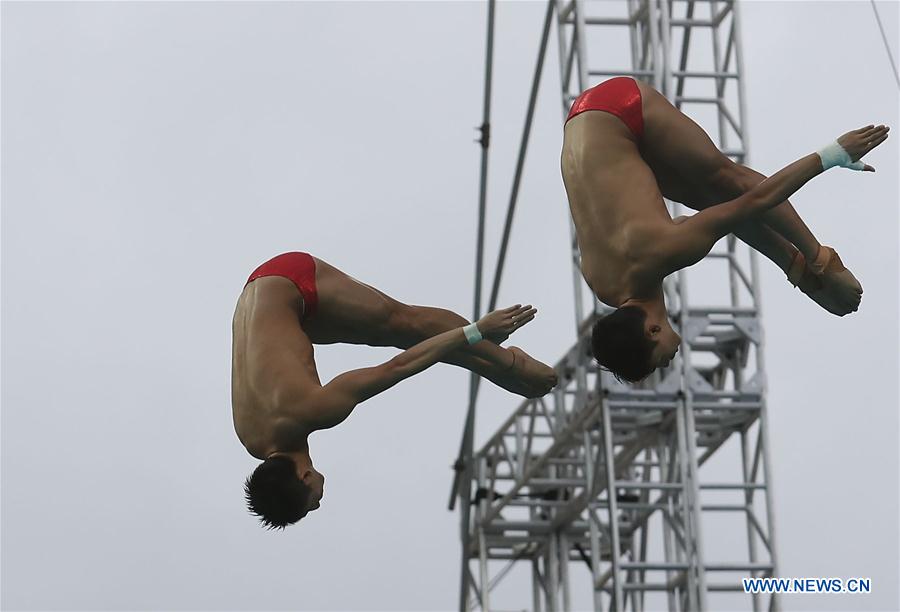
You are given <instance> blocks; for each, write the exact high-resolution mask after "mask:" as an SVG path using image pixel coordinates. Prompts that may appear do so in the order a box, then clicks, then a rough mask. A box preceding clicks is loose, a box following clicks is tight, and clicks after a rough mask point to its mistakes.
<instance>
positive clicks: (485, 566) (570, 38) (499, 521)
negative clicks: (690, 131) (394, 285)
mask: <svg viewBox="0 0 900 612" xmlns="http://www.w3.org/2000/svg"><path fill="white" fill-rule="evenodd" d="M601 9H606V10H615V11H616V13H615V14H614V15H600V14H593V13H594V11H595V10H596V11H599V10H601ZM589 12H590V13H592V14H588V13H589ZM493 23H494V4H493V0H491V2H490V3H489V18H488V62H487V66H488V69H487V74H486V79H485V83H486V93H485V123H484V124H483V125H482V136H483V138H482V146H483V163H482V172H483V174H482V200H481V209H480V214H481V224H480V226H479V247H478V248H479V252H478V270H477V272H478V273H477V275H476V278H477V282H476V303H475V311H476V313H475V314H476V316H477V315H478V314H479V312H478V311H479V308H480V303H481V298H480V290H481V287H480V283H481V261H482V259H483V258H482V251H483V219H484V185H485V180H486V169H487V161H486V159H487V158H486V155H487V139H488V135H489V110H490V81H491V72H490V71H491V53H492V34H493V27H494V26H493ZM554 23H555V24H556V30H557V32H556V34H557V39H558V43H559V44H558V58H559V67H560V75H561V83H562V107H563V117H565V114H566V112H567V111H568V108H569V106H570V105H571V103H572V101H573V100H574V98H575V97H576V96H577V95H578V94H579V93H580V92H581V91H583V90H584V89H587V88H588V87H590V86H591V85H593V84H595V83H597V82H599V81H601V80H604V78H605V77H609V76H613V75H629V76H633V77H635V78H639V79H643V80H646V81H647V82H649V83H651V84H652V85H654V86H655V87H656V89H657V90H659V91H660V92H662V93H663V94H664V95H666V96H667V97H668V98H669V100H670V101H671V102H672V103H673V104H674V105H676V106H677V107H678V108H683V109H686V107H690V110H687V109H686V110H687V112H688V113H689V114H690V115H691V116H692V118H694V119H695V120H697V121H698V123H701V124H704V123H706V124H707V125H704V127H705V128H706V130H707V132H708V133H710V135H711V136H713V137H714V140H715V139H716V138H717V139H718V144H719V146H720V148H721V149H722V151H723V152H724V153H726V154H727V155H729V156H730V157H731V158H732V159H734V160H735V161H737V162H739V163H746V161H747V148H748V143H747V132H746V121H745V110H744V90H743V79H742V75H743V67H742V62H741V39H740V34H741V32H740V27H739V6H738V5H737V3H736V2H733V1H731V0H614V1H612V2H610V1H608V0H607V1H605V2H596V3H590V4H588V3H586V2H584V1H582V0H569V1H563V0H549V2H548V4H547V11H546V16H545V22H544V27H543V32H542V39H541V44H540V51H539V55H538V61H537V66H536V69H535V75H534V80H533V82H532V87H531V98H530V102H529V107H528V113H527V117H526V122H525V130H524V134H523V138H522V144H521V148H520V154H519V165H518V166H517V169H516V177H515V180H514V184H513V194H512V196H511V199H510V204H509V211H508V214H507V225H506V229H505V231H504V235H503V242H502V245H501V249H500V260H499V263H498V266H497V271H496V274H495V279H494V288H493V292H492V295H491V305H490V307H491V308H492V307H493V306H494V304H495V302H496V294H497V288H498V285H499V278H500V273H501V272H502V268H503V260H504V257H505V251H506V244H507V241H508V237H509V228H510V221H511V219H512V215H513V212H514V209H515V201H516V194H517V192H518V185H519V179H520V177H521V171H522V161H523V160H524V156H525V149H526V147H527V143H528V135H529V132H530V126H531V119H532V116H533V111H534V103H535V99H536V92H537V90H538V86H539V82H540V76H541V71H542V67H543V63H544V57H545V55H547V54H548V41H549V38H550V33H551V30H552V29H553V28H552V26H553V24H554ZM619 33H620V34H621V38H620V39H621V40H622V41H623V43H624V41H627V44H629V45H630V61H631V68H630V69H624V68H623V66H622V65H621V64H619V65H613V61H614V60H613V59H612V57H613V55H612V54H611V52H610V51H609V47H610V41H611V40H613V39H614V37H615V36H616V35H617V34H619ZM704 38H705V39H706V40H708V41H709V43H710V44H711V60H710V58H709V55H710V54H709V53H707V54H705V55H701V54H700V53H695V54H694V55H697V56H698V57H696V58H695V57H693V56H692V55H691V54H690V53H689V51H690V50H691V47H692V46H695V47H696V46H697V45H698V44H699V43H698V42H697V40H698V39H701V40H702V39H704ZM692 43H693V45H692ZM595 57H596V58H600V59H601V62H594V63H591V62H590V61H589V60H593V59H594V58H595ZM623 57H625V58H627V57H628V54H623ZM604 61H605V62H607V65H605V66H604V65H602V62H604ZM624 61H627V59H626V60H624ZM704 61H705V62H706V63H705V64H704ZM704 113H706V114H705V115H704ZM704 119H707V121H705V122H704ZM667 204H668V205H669V207H670V210H671V211H672V212H673V213H674V214H679V213H680V211H679V210H678V207H679V205H677V204H674V203H672V202H667ZM571 240H572V241H571V245H570V246H571V252H572V266H573V278H574V281H575V285H574V290H575V322H576V325H575V328H576V334H577V340H576V342H575V344H574V346H572V348H571V349H570V350H569V351H568V352H567V353H566V354H565V356H564V357H563V358H562V359H561V360H560V361H559V363H557V364H556V369H557V372H558V373H559V375H560V384H559V386H558V387H557V388H556V389H555V390H554V391H553V392H552V393H551V394H550V395H548V396H546V397H544V398H541V399H536V400H529V401H526V402H524V403H522V404H521V405H520V406H519V407H518V409H516V410H515V412H514V413H513V414H512V415H511V416H510V417H509V418H508V419H507V420H506V422H505V423H504V424H503V425H502V426H501V427H500V429H499V430H497V431H496V433H494V434H493V435H492V436H491V437H490V438H489V439H488V440H487V442H486V443H485V444H484V445H483V446H482V447H481V448H480V449H479V450H477V451H474V450H473V445H472V442H471V440H472V430H473V426H472V423H473V421H472V417H473V412H474V406H475V400H476V397H477V389H478V386H477V382H478V381H477V379H473V385H472V393H471V395H470V411H469V419H468V420H467V425H466V432H465V435H464V438H463V444H462V451H461V454H460V460H459V461H458V462H457V465H456V468H457V474H458V478H457V482H456V483H455V485H454V486H455V489H454V491H455V494H457V495H458V498H459V501H460V505H461V508H460V509H461V514H462V522H461V537H462V577H461V591H460V609H461V610H468V609H475V608H480V609H481V610H490V609H495V608H496V605H493V604H497V605H500V606H502V607H503V608H504V609H522V608H523V607H526V606H528V605H529V604H528V602H529V601H530V602H531V607H532V609H533V610H535V611H540V610H544V609H546V610H547V611H549V612H554V611H556V610H569V609H571V607H572V605H573V603H572V602H573V597H574V596H575V595H574V593H575V591H574V590H573V585H574V584H575V583H578V582H580V583H583V584H585V585H586V586H587V585H589V587H588V588H591V589H592V595H591V596H592V601H593V607H594V609H595V610H601V609H610V610H635V611H641V610H649V609H664V608H665V609H668V610H671V611H674V610H688V611H694V610H708V609H719V608H721V607H722V605H720V604H717V603H715V602H716V601H718V600H715V599H714V598H719V597H730V598H732V599H731V600H729V601H730V602H731V603H730V604H729V607H734V606H738V607H740V606H741V605H744V606H745V607H748V608H749V607H752V608H753V610H760V609H763V608H765V609H769V610H772V609H777V608H778V600H777V599H776V597H775V596H773V595H745V594H744V593H743V590H742V585H741V580H740V579H741V578H742V577H770V576H775V575H777V561H776V553H775V529H774V525H773V500H772V491H771V470H770V468H771V460H770V456H769V442H768V431H767V420H766V403H765V386H766V382H765V373H764V372H765V369H764V362H763V351H762V345H763V334H762V326H761V323H760V315H761V313H760V303H759V281H758V272H757V260H756V255H755V253H754V252H752V250H751V249H749V247H746V246H745V245H743V243H739V242H737V241H736V240H735V238H734V237H733V236H729V237H728V238H727V239H725V240H723V241H722V242H720V244H719V245H717V247H716V248H715V249H714V250H713V252H711V253H710V254H709V255H708V257H707V258H706V259H705V260H704V261H703V262H701V263H700V264H698V266H695V267H694V268H692V269H691V270H690V271H684V270H683V271H681V272H679V273H677V274H676V275H674V276H673V277H669V278H668V279H666V281H665V286H664V290H665V293H666V298H667V304H668V308H669V312H670V316H671V318H672V320H673V321H674V322H675V323H676V325H677V327H678V328H679V329H678V331H679V332H680V334H681V336H682V338H683V342H682V346H681V348H680V352H679V355H680V357H679V358H677V359H676V360H675V361H673V363H672V365H671V366H670V367H669V368H665V369H662V370H658V371H657V372H655V373H654V374H653V375H652V376H651V377H650V378H649V379H647V380H645V381H643V382H642V383H640V384H638V385H634V386H632V385H624V384H621V383H619V382H617V381H616V380H615V379H614V378H613V377H612V376H611V375H610V374H609V373H607V372H605V371H600V370H599V369H598V368H597V367H596V366H595V365H594V363H593V361H592V359H591V356H590V350H589V341H590V331H591V327H592V324H593V321H594V320H595V318H596V317H597V316H598V315H602V314H605V313H606V312H609V309H608V308H606V307H605V306H603V305H601V304H600V303H599V302H598V301H597V300H596V299H595V298H593V294H592V293H591V292H590V291H589V290H588V291H587V292H585V289H584V286H583V280H582V278H581V274H580V270H579V253H578V248H577V245H576V242H575V234H574V228H573V231H572V234H571ZM695 276H696V278H697V279H699V281H698V282H697V283H696V285H694V284H692V285H691V286H692V287H695V286H696V287H699V288H701V289H703V291H696V293H697V294H699V295H700V296H701V298H700V300H699V301H700V303H701V304H703V305H698V304H696V303H695V302H694V301H691V300H689V295H690V296H691V297H694V295H695V294H694V293H692V294H689V292H688V285H689V283H688V281H689V277H690V279H693V278H695ZM586 298H590V299H589V300H588V301H589V302H590V305H587V304H586V303H585V299H586ZM701 468H704V469H703V470H702V471H701ZM452 505H453V502H451V506H452ZM729 521H730V522H729ZM710 525H715V533H716V536H717V537H716V539H715V540H711V539H710V540H707V539H705V538H704V529H705V528H707V526H710ZM523 566H524V571H525V572H526V573H528V574H530V576H531V589H530V590H528V592H527V593H523V592H521V589H520V588H519V589H515V594H516V596H517V597H518V599H516V600H515V601H506V600H505V599H503V600H500V599H495V598H494V596H495V594H497V597H498V598H499V594H500V593H501V592H502V591H504V589H503V588H502V584H503V582H504V580H505V579H507V580H508V578H507V577H508V576H510V575H513V574H515V572H516V571H519V570H516V568H520V567H523ZM520 575H521V572H520ZM525 580H527V578H526V579H525ZM522 582H524V581H523V580H520V582H519V583H517V584H521V583H522ZM728 591H732V592H734V591H736V592H738V593H739V595H735V594H733V593H732V594H726V593H723V592H728ZM505 595H509V593H505ZM722 601H725V600H722Z"/></svg>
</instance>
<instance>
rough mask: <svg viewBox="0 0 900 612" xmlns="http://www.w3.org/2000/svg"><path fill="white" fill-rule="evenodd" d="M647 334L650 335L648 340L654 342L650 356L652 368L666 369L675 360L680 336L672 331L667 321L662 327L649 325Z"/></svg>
mask: <svg viewBox="0 0 900 612" xmlns="http://www.w3.org/2000/svg"><path fill="white" fill-rule="evenodd" d="M647 332H648V333H649V335H650V339H651V340H654V341H655V342H656V346H655V347H654V348H653V353H651V355H650V360H651V363H653V367H655V368H666V367H668V366H669V365H671V363H672V360H673V359H675V353H677V352H678V347H679V345H680V344H681V336H679V335H678V334H677V333H676V332H675V330H674V329H672V326H671V325H670V324H669V321H668V320H665V321H664V322H663V325H657V324H652V325H649V328H648V330H647Z"/></svg>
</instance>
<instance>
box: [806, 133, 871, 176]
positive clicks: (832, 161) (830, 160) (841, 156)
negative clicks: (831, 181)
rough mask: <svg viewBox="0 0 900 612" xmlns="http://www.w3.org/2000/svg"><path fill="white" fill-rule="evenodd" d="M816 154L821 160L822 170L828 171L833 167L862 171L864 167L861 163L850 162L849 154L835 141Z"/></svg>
mask: <svg viewBox="0 0 900 612" xmlns="http://www.w3.org/2000/svg"><path fill="white" fill-rule="evenodd" d="M816 153H818V154H819V157H820V158H821V159H822V170H828V169H829V168H833V167H835V166H841V167H842V168H850V169H851V170H862V169H864V168H865V167H866V165H865V164H864V163H862V162H861V161H856V162H854V161H853V160H851V159H850V154H849V153H847V151H846V150H845V149H844V147H842V146H841V145H839V144H838V141H837V140H835V141H834V142H831V143H829V144H828V145H826V146H824V147H822V148H821V149H819V150H818V151H816Z"/></svg>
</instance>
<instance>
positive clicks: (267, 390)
mask: <svg viewBox="0 0 900 612" xmlns="http://www.w3.org/2000/svg"><path fill="white" fill-rule="evenodd" d="M302 312H303V299H302V297H301V296H300V293H299V292H298V291H297V289H296V287H294V285H293V283H292V282H291V281H290V280H288V279H286V278H282V277H280V276H268V277H265V278H259V279H257V280H255V281H254V282H252V283H250V284H248V285H247V286H246V287H245V288H244V291H243V293H242V294H241V296H240V298H239V299H238V303H237V307H236V308H235V312H234V319H233V322H232V333H233V347H232V361H231V368H232V376H231V396H232V414H233V417H234V429H235V432H236V433H237V436H238V438H239V439H240V441H241V443H242V444H243V445H244V446H245V447H246V448H247V451H248V452H249V453H250V454H251V455H253V456H254V457H256V458H258V459H265V458H266V454H267V451H268V448H267V446H269V445H270V444H271V443H272V440H273V439H274V438H275V437H276V436H275V433H276V432H275V431H274V429H275V427H277V424H278V423H279V422H280V421H282V419H281V418H280V417H284V419H283V421H285V422H290V421H293V420H295V419H296V417H297V412H298V411H302V410H303V405H304V402H303V399H304V398H305V397H307V396H308V395H309V394H310V393H311V392H312V391H314V390H315V389H318V388H321V382H320V380H319V374H318V372H317V371H316V364H315V361H314V359H313V345H312V342H311V341H310V339H309V337H308V336H307V335H306V333H305V332H304V331H303V328H302V327H301V325H300V318H301V315H302Z"/></svg>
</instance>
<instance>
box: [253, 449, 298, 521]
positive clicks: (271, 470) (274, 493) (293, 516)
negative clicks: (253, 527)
mask: <svg viewBox="0 0 900 612" xmlns="http://www.w3.org/2000/svg"><path fill="white" fill-rule="evenodd" d="M311 493H312V490H311V489H310V488H309V487H308V486H306V483H304V482H303V481H302V480H300V479H299V478H297V468H296V465H295V464H294V460H293V459H291V458H290V457H285V456H284V455H275V456H274V457H269V458H268V459H266V460H265V461H263V462H262V463H260V464H259V466H257V468H256V469H255V470H253V473H252V474H251V475H250V477H249V478H247V480H246V481H245V482H244V497H245V499H246V500H247V508H248V509H249V510H250V513H251V514H255V515H256V516H258V517H260V518H259V520H260V522H261V523H262V524H263V526H264V527H266V528H267V529H284V528H285V527H287V526H288V525H292V524H293V523H296V522H297V521H299V520H300V519H302V518H303V517H304V516H306V513H307V512H308V509H307V505H308V504H309V498H310V495H311Z"/></svg>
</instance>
